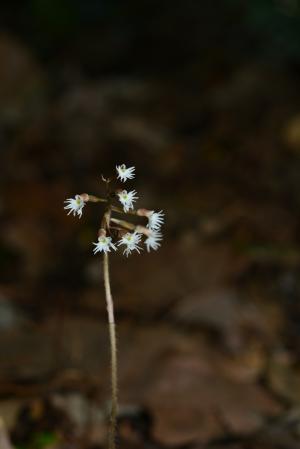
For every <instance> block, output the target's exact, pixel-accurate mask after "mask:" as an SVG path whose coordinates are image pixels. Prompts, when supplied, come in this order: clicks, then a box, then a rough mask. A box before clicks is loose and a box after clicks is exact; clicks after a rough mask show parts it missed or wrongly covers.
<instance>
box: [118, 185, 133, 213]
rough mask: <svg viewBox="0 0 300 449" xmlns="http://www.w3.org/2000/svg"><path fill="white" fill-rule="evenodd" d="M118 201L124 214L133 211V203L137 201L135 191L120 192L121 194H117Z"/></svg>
mask: <svg viewBox="0 0 300 449" xmlns="http://www.w3.org/2000/svg"><path fill="white" fill-rule="evenodd" d="M118 197H119V201H120V203H121V204H122V205H123V209H124V212H128V211H129V210H130V209H133V203H134V201H136V200H137V199H138V196H136V191H135V190H131V191H130V192H127V190H122V192H120V193H118Z"/></svg>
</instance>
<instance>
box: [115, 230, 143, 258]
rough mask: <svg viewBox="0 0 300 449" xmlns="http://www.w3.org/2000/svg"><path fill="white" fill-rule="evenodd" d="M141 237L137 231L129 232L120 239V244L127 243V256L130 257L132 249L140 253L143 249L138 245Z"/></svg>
mask: <svg viewBox="0 0 300 449" xmlns="http://www.w3.org/2000/svg"><path fill="white" fill-rule="evenodd" d="M141 238H142V237H141V235H140V234H138V233H137V232H132V233H131V232H127V234H125V235H124V236H123V237H122V238H121V240H119V242H118V245H125V250H124V252H123V254H125V255H126V257H128V255H129V254H131V253H132V251H137V252H138V253H139V254H140V250H142V248H141V247H140V246H138V244H139V243H140V241H141Z"/></svg>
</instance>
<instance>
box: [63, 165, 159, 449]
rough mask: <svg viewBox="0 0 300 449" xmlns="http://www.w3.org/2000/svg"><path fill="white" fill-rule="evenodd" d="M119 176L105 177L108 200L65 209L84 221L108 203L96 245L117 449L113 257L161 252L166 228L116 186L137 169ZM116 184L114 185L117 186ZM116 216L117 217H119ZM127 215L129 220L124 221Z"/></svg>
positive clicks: (68, 204) (79, 198) (85, 197)
mask: <svg viewBox="0 0 300 449" xmlns="http://www.w3.org/2000/svg"><path fill="white" fill-rule="evenodd" d="M116 174H117V176H115V177H114V179H105V178H104V177H103V176H102V177H101V179H102V182H103V183H104V185H105V187H106V188H105V191H106V194H105V197H104V198H100V197H97V196H95V195H90V194H87V193H82V194H80V195H75V198H68V199H67V200H66V201H65V207H64V209H65V210H66V211H67V212H68V215H70V214H73V215H74V216H78V217H79V218H81V217H82V214H83V208H84V207H85V205H86V204H87V203H88V202H90V203H104V205H105V207H104V211H103V214H102V218H101V221H100V223H101V225H100V228H99V230H98V240H97V242H93V243H92V244H93V245H94V248H93V252H94V254H95V255H96V254H98V253H99V254H100V253H103V276H104V288H105V298H106V307H107V314H108V325H109V336H110V349H111V389H112V399H111V413H110V430H109V448H110V449H114V448H115V432H116V417H117V411H118V377H117V343H116V325H115V318H114V305H113V299H112V294H111V286H110V275H109V253H111V252H116V251H118V250H119V249H120V250H121V251H122V254H123V255H125V256H126V257H128V256H129V255H130V254H132V253H138V254H140V253H141V252H142V251H143V246H142V245H143V243H144V246H145V248H146V250H147V252H150V251H151V250H154V251H156V250H158V249H159V247H160V246H161V242H162V239H163V236H162V233H161V227H162V225H163V224H164V213H163V211H159V212H155V211H153V210H148V209H135V202H136V201H137V200H138V196H137V192H136V191H135V190H125V189H124V188H120V187H118V186H116V187H112V186H113V185H115V182H117V183H118V182H121V183H122V184H124V183H126V182H127V181H128V180H132V179H133V178H134V177H135V167H127V166H126V165H125V164H122V165H117V166H116ZM113 181H114V182H113ZM115 215H116V216H115ZM120 215H121V216H122V215H125V218H124V219H123V217H122V218H120ZM128 215H129V216H134V215H135V216H136V217H140V219H141V220H143V222H142V223H141V224H135V223H132V222H131V221H128V219H127V216H128Z"/></svg>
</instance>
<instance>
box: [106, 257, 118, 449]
mask: <svg viewBox="0 0 300 449" xmlns="http://www.w3.org/2000/svg"><path fill="white" fill-rule="evenodd" d="M103 274H104V287H105V298H106V307H107V315H108V326H109V338H110V353H111V411H110V428H109V437H108V438H109V439H108V443H109V444H108V447H109V449H115V447H116V425H117V413H118V366H117V339H116V325H115V317H114V304H113V299H112V294H111V288H110V277H109V260H108V254H107V253H104V255H103Z"/></svg>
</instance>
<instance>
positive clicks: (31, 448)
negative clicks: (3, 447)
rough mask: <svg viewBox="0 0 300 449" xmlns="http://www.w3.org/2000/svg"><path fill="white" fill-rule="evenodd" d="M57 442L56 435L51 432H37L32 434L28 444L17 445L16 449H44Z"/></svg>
mask: <svg viewBox="0 0 300 449" xmlns="http://www.w3.org/2000/svg"><path fill="white" fill-rule="evenodd" d="M57 442H58V438H57V435H56V434H55V433H53V432H38V433H36V434H35V435H33V437H32V440H31V441H30V442H29V443H28V444H22V445H17V446H16V449H46V448H47V447H50V446H51V447H52V445H54V444H55V443H57Z"/></svg>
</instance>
